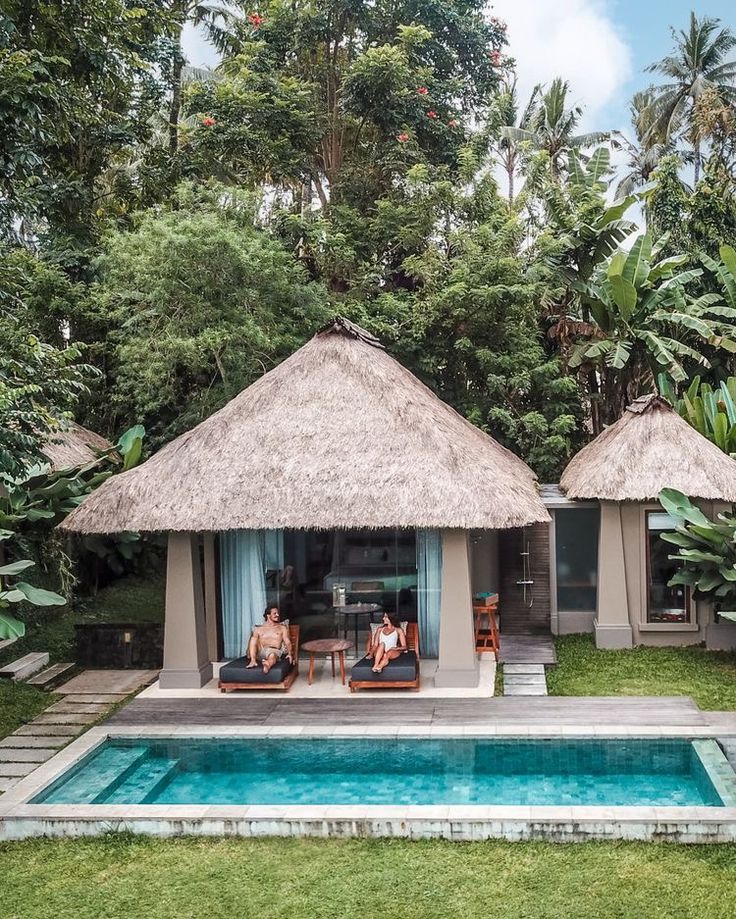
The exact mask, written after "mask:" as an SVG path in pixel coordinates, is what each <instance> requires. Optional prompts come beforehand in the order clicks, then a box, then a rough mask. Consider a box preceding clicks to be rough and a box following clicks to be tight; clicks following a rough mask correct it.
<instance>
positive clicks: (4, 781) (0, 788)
mask: <svg viewBox="0 0 736 919" xmlns="http://www.w3.org/2000/svg"><path fill="white" fill-rule="evenodd" d="M18 782H20V779H19V778H17V779H13V778H10V777H9V776H2V777H0V794H2V793H3V792H4V791H10V789H11V788H12V787H13V786H14V785H17V784H18Z"/></svg>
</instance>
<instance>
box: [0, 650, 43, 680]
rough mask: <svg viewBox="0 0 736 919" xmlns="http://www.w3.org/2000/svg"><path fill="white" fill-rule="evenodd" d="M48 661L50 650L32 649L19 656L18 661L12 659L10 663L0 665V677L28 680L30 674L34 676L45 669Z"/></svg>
mask: <svg viewBox="0 0 736 919" xmlns="http://www.w3.org/2000/svg"><path fill="white" fill-rule="evenodd" d="M48 662H49V655H48V651H31V653H30V654H25V655H24V656H23V657H19V658H18V660H17V661H12V662H11V663H10V664H6V665H5V666H4V667H0V678H3V679H7V680H15V681H16V682H19V681H21V680H26V679H28V677H29V676H33V674H34V673H37V672H38V671H39V670H41V669H43V668H44V667H45V666H46V665H47V664H48Z"/></svg>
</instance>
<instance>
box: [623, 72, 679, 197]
mask: <svg viewBox="0 0 736 919" xmlns="http://www.w3.org/2000/svg"><path fill="white" fill-rule="evenodd" d="M653 100H654V93H653V91H652V90H651V89H645V90H643V91H642V92H638V93H635V94H634V97H633V99H632V100H631V104H630V106H629V108H630V111H631V124H632V126H633V128H634V133H635V135H636V141H630V140H629V139H628V138H627V137H625V136H624V135H623V134H621V133H620V132H618V131H615V132H614V136H613V146H614V147H617V148H619V149H624V150H625V151H626V153H627V154H628V162H627V164H626V167H625V168H626V170H627V171H626V173H625V175H624V176H623V178H622V179H621V181H620V182H619V183H618V185H617V186H616V197H617V198H625V197H626V196H627V195H630V194H632V192H634V191H636V189H637V188H641V186H642V185H646V184H647V182H648V181H649V179H650V177H651V175H652V172H654V170H655V169H656V168H657V165H658V164H659V161H660V160H661V159H662V157H663V156H666V155H667V154H668V153H672V152H673V151H672V142H671V141H670V140H668V139H667V138H663V137H661V136H659V135H657V134H656V133H655V131H654V125H653V124H652V122H653V118H654V111H653V108H652V102H653Z"/></svg>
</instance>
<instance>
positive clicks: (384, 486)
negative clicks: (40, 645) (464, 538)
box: [63, 318, 549, 533]
mask: <svg viewBox="0 0 736 919" xmlns="http://www.w3.org/2000/svg"><path fill="white" fill-rule="evenodd" d="M546 520H549V516H548V514H547V511H546V510H545V508H544V506H543V504H542V502H541V500H540V498H539V496H538V493H537V487H536V483H535V480H534V475H533V473H532V471H531V470H530V469H529V467H528V466H526V464H525V463H523V462H522V461H521V460H520V459H519V458H518V457H516V456H514V455H513V454H512V453H510V452H509V451H508V450H506V449H505V448H503V447H501V446H500V445H499V444H498V443H496V441H494V440H493V439H492V438H490V437H488V436H487V435H486V434H484V433H482V432H481V431H479V430H478V429H477V428H475V427H474V426H473V425H471V424H470V423H469V422H468V421H466V420H465V419H464V418H462V417H461V416H460V415H458V413H457V412H455V411H454V410H453V409H451V408H450V407H449V406H448V405H446V404H445V403H444V402H442V401H441V400H440V399H438V398H437V397H436V396H435V395H434V394H433V393H432V392H431V391H430V390H429V389H427V387H426V386H424V385H423V384H422V383H420V382H419V380H417V378H416V377H415V376H413V375H412V374H411V373H410V372H409V371H408V370H406V369H405V368H404V367H402V366H401V364H399V363H398V362H397V361H396V360H394V359H393V358H392V357H390V356H389V355H388V354H387V353H386V352H385V351H384V350H383V349H382V347H381V346H380V344H379V343H378V341H377V340H376V339H374V338H373V337H372V336H371V335H369V334H368V333H367V332H365V331H364V330H362V329H360V328H359V327H358V326H355V325H353V324H352V323H349V322H347V321H346V320H343V319H339V318H338V319H336V320H334V321H333V322H332V323H330V324H329V325H328V326H326V327H325V328H324V329H322V330H321V331H320V332H318V333H317V335H315V337H314V338H312V339H311V341H309V342H308V343H307V344H306V345H304V347H303V348H300V349H299V350H298V351H297V352H296V353H295V354H292V355H291V357H289V358H288V359H287V360H285V361H284V362H283V363H281V364H279V365H278V366H277V367H275V368H274V369H273V370H271V371H270V372H269V373H267V374H265V375H264V376H263V377H261V378H260V379H259V380H257V381H256V382H255V383H254V384H253V385H252V386H249V387H248V389H246V390H244V391H243V392H241V393H240V395H238V396H236V397H235V398H234V399H233V400H232V401H231V402H229V403H228V404H227V405H226V406H225V407H224V408H223V409H221V410H220V411H219V412H217V413H216V414H214V415H212V416H211V417H210V418H208V419H207V420H206V421H203V422H202V423H201V424H199V425H198V426H197V427H196V428H193V429H192V430H191V431H188V432H187V433H186V434H183V435H182V436H181V437H178V438H177V439H176V440H174V441H172V442H171V443H170V444H168V445H167V446H165V447H164V448H163V449H161V450H160V451H159V452H158V453H156V454H155V455H154V456H153V457H151V459H149V460H148V461H147V462H145V463H143V464H142V465H141V466H139V467H137V468H136V469H132V470H130V471H129V472H126V473H122V474H120V475H116V476H113V477H112V478H111V479H109V480H108V481H107V482H105V483H104V484H103V485H102V486H101V487H100V488H99V489H98V490H97V491H96V492H94V493H93V494H92V495H90V497H89V498H87V500H86V501H85V502H84V504H82V505H81V507H79V508H77V510H75V511H74V512H73V513H72V514H70V516H69V517H67V518H66V521H65V522H64V524H63V526H64V528H65V529H69V530H75V531H78V532H83V533H110V532H116V531H121V530H143V531H154V530H174V531H198V530H199V531H217V530H230V529H261V528H263V529H279V528H282V527H283V528H294V529H311V528H315V529H332V528H359V527H371V528H380V527H457V528H463V529H471V528H507V527H516V526H521V525H523V524H527V523H535V522H539V521H546Z"/></svg>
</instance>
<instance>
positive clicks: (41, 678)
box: [28, 661, 77, 689]
mask: <svg viewBox="0 0 736 919" xmlns="http://www.w3.org/2000/svg"><path fill="white" fill-rule="evenodd" d="M76 666H77V665H76V664H75V663H74V661H71V662H67V663H64V664H52V665H51V666H50V667H47V668H46V669H45V670H42V671H41V672H40V673H37V674H36V675H35V676H32V677H31V678H30V680H28V685H29V686H38V687H40V688H41V689H50V688H51V687H52V686H54V685H55V684H56V683H59V682H61V680H62V679H66V677H68V676H70V675H71V672H72V670H74V668H75V667H76Z"/></svg>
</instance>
